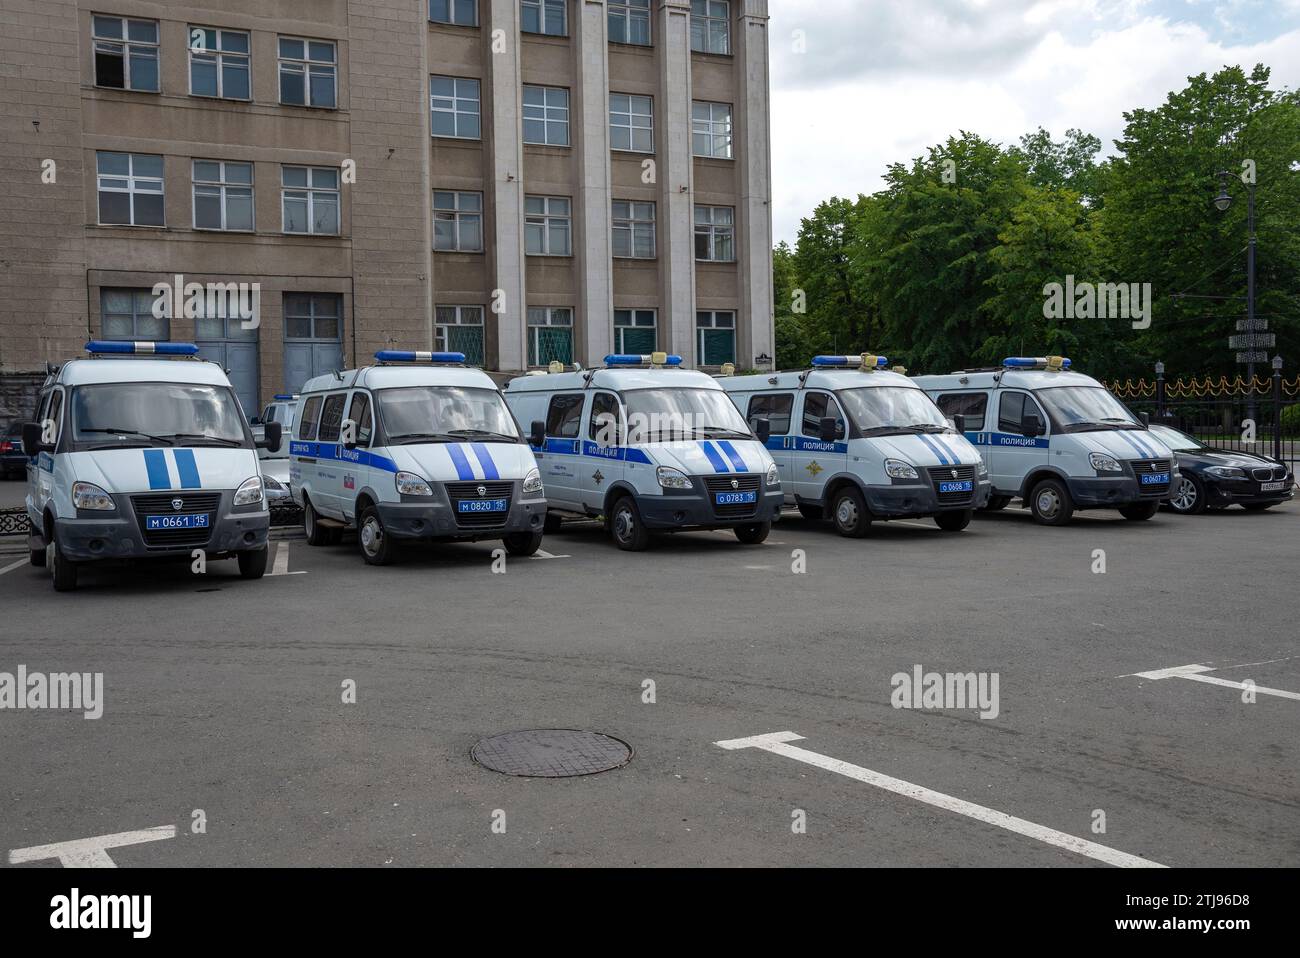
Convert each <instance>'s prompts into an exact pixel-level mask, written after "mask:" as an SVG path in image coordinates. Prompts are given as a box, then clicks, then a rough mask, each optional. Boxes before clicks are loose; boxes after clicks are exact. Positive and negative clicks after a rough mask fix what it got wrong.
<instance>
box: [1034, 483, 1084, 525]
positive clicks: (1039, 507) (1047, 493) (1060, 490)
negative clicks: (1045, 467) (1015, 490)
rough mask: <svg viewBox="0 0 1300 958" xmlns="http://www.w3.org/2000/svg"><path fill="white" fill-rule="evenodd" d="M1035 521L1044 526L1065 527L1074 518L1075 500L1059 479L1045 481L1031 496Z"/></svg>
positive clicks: (1037, 486)
mask: <svg viewBox="0 0 1300 958" xmlns="http://www.w3.org/2000/svg"><path fill="white" fill-rule="evenodd" d="M1029 511H1030V512H1031V513H1033V516H1034V521H1035V522H1037V523H1039V524H1040V525H1044V526H1063V525H1065V524H1066V523H1067V522H1069V521H1070V519H1071V518H1072V517H1073V516H1074V500H1072V499H1071V498H1070V493H1069V491H1068V490H1067V489H1066V488H1065V486H1064V484H1062V483H1061V482H1060V480H1058V479H1044V480H1043V481H1042V482H1040V483H1039V484H1038V485H1036V486H1034V491H1033V492H1032V493H1030V496H1029Z"/></svg>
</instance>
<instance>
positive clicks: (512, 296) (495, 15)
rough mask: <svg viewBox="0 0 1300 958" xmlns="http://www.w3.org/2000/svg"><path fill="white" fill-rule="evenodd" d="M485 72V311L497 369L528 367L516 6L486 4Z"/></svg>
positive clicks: (501, 1) (495, 0) (508, 0)
mask: <svg viewBox="0 0 1300 958" xmlns="http://www.w3.org/2000/svg"><path fill="white" fill-rule="evenodd" d="M485 6H487V7H488V16H487V22H486V23H485V25H484V26H485V27H486V30H487V36H486V37H485V38H484V42H485V43H486V44H487V50H488V56H487V71H486V80H485V81H484V89H483V90H482V91H481V93H482V97H483V100H482V105H483V109H484V110H485V111H488V125H487V127H486V128H485V129H484V131H483V132H484V135H485V140H486V142H485V143H484V149H485V150H486V151H487V154H488V166H489V170H488V172H489V174H490V178H491V187H490V195H491V198H492V222H493V229H492V234H491V243H492V245H491V247H490V249H491V254H490V255H491V268H492V269H493V270H494V272H493V275H494V276H495V278H496V288H495V289H493V290H492V295H491V296H490V297H489V299H488V311H489V313H490V314H491V315H494V316H495V317H496V323H497V368H498V369H500V370H503V371H512V370H523V369H526V368H527V365H528V344H527V322H526V316H527V306H528V300H527V289H526V283H525V272H524V146H523V125H522V112H523V87H522V86H521V83H522V80H521V74H520V57H519V46H520V43H519V3H518V0H488V2H487V3H486V4H485Z"/></svg>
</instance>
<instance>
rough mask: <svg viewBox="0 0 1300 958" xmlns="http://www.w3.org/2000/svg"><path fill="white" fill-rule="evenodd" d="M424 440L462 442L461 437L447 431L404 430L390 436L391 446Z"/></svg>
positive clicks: (389, 442) (407, 444)
mask: <svg viewBox="0 0 1300 958" xmlns="http://www.w3.org/2000/svg"><path fill="white" fill-rule="evenodd" d="M422 442H460V437H459V436H452V435H448V434H447V433H445V432H404V433H401V434H399V435H396V436H389V437H388V444H389V445H390V446H414V445H417V444H418V443H422Z"/></svg>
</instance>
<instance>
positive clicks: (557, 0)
mask: <svg viewBox="0 0 1300 958" xmlns="http://www.w3.org/2000/svg"><path fill="white" fill-rule="evenodd" d="M528 10H536V11H537V26H538V29H536V30H529V29H528V28H526V27H525V26H523V22H524V13H525V12H526V11H528ZM557 11H558V13H557ZM556 16H558V17H559V18H560V29H559V32H558V33H557V32H556V31H554V30H548V29H546V28H547V26H548V25H549V24H550V22H551V19H552V18H553V17H556ZM519 24H520V26H519V30H520V32H521V33H533V34H536V35H537V36H541V37H567V36H568V35H569V2H568V0H520V10H519Z"/></svg>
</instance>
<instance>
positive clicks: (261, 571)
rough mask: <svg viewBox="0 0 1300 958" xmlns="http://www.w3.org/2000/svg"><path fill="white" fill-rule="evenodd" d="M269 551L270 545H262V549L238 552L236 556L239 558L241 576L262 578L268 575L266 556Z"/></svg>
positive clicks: (242, 577) (244, 577)
mask: <svg viewBox="0 0 1300 958" xmlns="http://www.w3.org/2000/svg"><path fill="white" fill-rule="evenodd" d="M269 552H270V547H269V546H262V548H260V549H245V550H244V551H243V552H240V553H237V554H236V556H235V558H236V559H238V560H239V577H240V578H241V579H260V578H262V576H264V575H266V558H267V555H268V553H269Z"/></svg>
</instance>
